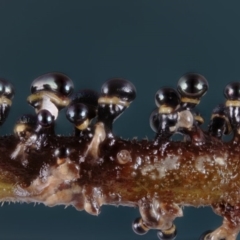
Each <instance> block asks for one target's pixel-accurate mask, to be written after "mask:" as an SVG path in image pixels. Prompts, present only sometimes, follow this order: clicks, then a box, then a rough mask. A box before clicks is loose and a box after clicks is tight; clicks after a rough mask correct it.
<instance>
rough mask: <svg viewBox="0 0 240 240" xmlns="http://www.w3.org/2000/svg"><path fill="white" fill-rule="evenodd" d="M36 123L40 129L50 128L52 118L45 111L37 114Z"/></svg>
mask: <svg viewBox="0 0 240 240" xmlns="http://www.w3.org/2000/svg"><path fill="white" fill-rule="evenodd" d="M37 122H38V123H39V124H40V125H41V126H42V127H50V126H51V125H52V124H53V123H54V116H53V115H52V114H51V113H50V112H49V111H48V110H46V109H43V110H41V111H40V112H39V113H38V114H37Z"/></svg>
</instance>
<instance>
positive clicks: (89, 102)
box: [0, 72, 240, 240]
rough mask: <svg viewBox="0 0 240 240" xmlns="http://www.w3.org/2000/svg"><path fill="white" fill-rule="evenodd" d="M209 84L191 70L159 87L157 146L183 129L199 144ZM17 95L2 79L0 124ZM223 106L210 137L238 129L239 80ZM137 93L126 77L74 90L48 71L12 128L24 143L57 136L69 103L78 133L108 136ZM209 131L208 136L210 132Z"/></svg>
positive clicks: (167, 235)
mask: <svg viewBox="0 0 240 240" xmlns="http://www.w3.org/2000/svg"><path fill="white" fill-rule="evenodd" d="M207 89H208V83H207V81H206V79H205V78H204V77H203V76H202V75H199V74H196V73H189V74H186V75H184V76H182V77H181V78H180V80H179V82H178V85H177V90H175V89H173V88H160V89H159V90H158V91H157V93H156V95H155V102H156V105H157V108H156V109H155V110H154V111H153V112H152V114H151V116H150V126H151V128H152V129H153V130H154V131H155V132H156V138H155V141H154V144H159V143H160V142H161V141H164V139H169V137H171V135H172V134H174V133H182V134H184V136H185V140H190V141H192V142H194V143H195V144H201V142H198V139H202V137H203V136H202V135H203V131H200V130H199V125H201V124H202V123H203V121H204V120H203V118H202V117H201V116H200V115H199V114H197V113H195V112H194V111H193V108H194V107H195V106H196V105H198V104H199V102H200V98H201V97H202V96H203V95H204V94H205V93H206V91H207ZM13 95H14V90H13V87H12V85H11V84H10V83H8V82H7V81H6V80H4V79H0V99H1V100H0V125H2V124H3V122H4V121H5V119H6V117H7V115H8V112H9V109H10V106H11V103H12V98H13ZM224 95H225V97H226V99H227V101H226V103H225V104H222V105H219V106H217V107H216V108H215V109H214V110H213V114H212V117H211V121H210V123H209V127H208V131H207V132H205V133H204V134H205V135H204V136H206V135H211V136H213V137H216V138H218V139H221V138H222V136H223V134H229V133H230V132H231V131H233V132H235V133H237V131H238V129H240V128H239V124H240V111H239V108H240V83H239V82H234V83H230V84H228V85H227V86H226V88H225V90H224ZM135 97H136V89H135V87H134V85H133V84H132V83H131V82H129V81H127V80H124V79H120V78H114V79H110V80H108V81H106V82H105V83H104V84H103V86H102V88H101V92H100V93H98V92H95V91H92V90H86V89H85V90H80V91H78V92H76V93H75V94H73V82H72V80H71V79H70V78H68V77H67V76H66V75H64V74H62V73H57V72H53V73H48V74H45V75H42V76H40V77H38V78H37V79H35V80H34V81H33V83H32V85H31V95H30V96H29V97H28V99H27V101H28V103H29V104H30V105H32V106H33V107H34V108H35V110H36V113H37V115H36V116H33V115H23V116H21V117H20V118H19V119H18V121H17V123H16V125H15V129H14V132H15V134H16V136H17V137H19V138H20V140H21V141H24V140H26V139H27V138H28V137H29V136H30V135H31V134H32V133H37V134H39V135H42V134H45V135H47V134H54V122H55V121H56V119H57V116H58V112H59V110H61V109H62V108H64V107H67V110H66V116H67V119H68V120H69V121H70V122H71V123H73V125H74V126H75V131H74V135H75V136H82V137H86V138H89V137H92V136H93V135H94V129H95V128H94V126H95V125H94V124H93V122H92V120H93V119H94V118H96V120H95V121H94V122H95V123H98V122H102V123H103V125H104V128H105V131H106V133H107V137H113V134H112V124H113V122H114V120H115V119H116V118H117V117H118V116H119V115H120V114H121V113H123V111H124V110H125V109H126V108H127V107H128V106H129V105H130V103H131V102H132V101H133V100H134V99H135ZM206 133H207V134H206ZM133 230H134V231H135V232H136V233H138V234H144V233H146V232H147V231H148V229H147V227H146V226H145V225H144V223H142V220H141V218H138V219H136V220H135V221H134V222H133ZM175 236H176V228H175V230H174V231H170V232H169V231H159V232H158V237H159V239H162V240H164V239H174V238H175Z"/></svg>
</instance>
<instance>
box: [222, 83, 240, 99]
mask: <svg viewBox="0 0 240 240" xmlns="http://www.w3.org/2000/svg"><path fill="white" fill-rule="evenodd" d="M224 96H225V98H226V99H228V100H240V82H232V83H229V84H228V85H227V86H226V87H225V89H224Z"/></svg>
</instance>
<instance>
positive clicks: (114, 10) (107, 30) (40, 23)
mask: <svg viewBox="0 0 240 240" xmlns="http://www.w3.org/2000/svg"><path fill="white" fill-rule="evenodd" d="M239 7H240V3H239V1H223V0H215V1H209V0H202V1H196V0H181V1H180V0H179V1H176V0H175V1H163V0H85V1H83V0H79V1H77V0H75V1H74V0H68V1H67V0H37V1H36V0H0V76H1V77H4V78H6V79H9V80H10V81H11V82H12V83H13V84H14V86H15V90H16V96H15V98H14V102H13V107H12V110H11V113H10V116H9V118H8V120H7V122H6V123H5V125H4V126H3V127H2V129H1V133H2V134H6V133H12V129H13V125H14V123H15V121H16V119H17V118H18V117H19V116H20V115H21V114H23V113H28V112H33V109H31V107H29V106H28V105H27V103H26V97H27V96H28V95H29V88H30V84H31V82H32V80H33V79H34V78H36V77H37V76H39V75H41V74H43V73H46V72H49V71H61V72H64V73H66V74H67V75H69V76H70V77H71V78H72V79H73V81H74V83H75V87H76V89H79V88H86V87H88V88H93V89H95V90H99V89H100V87H101V85H102V83H103V82H104V81H105V80H106V79H108V78H111V77H115V76H117V77H123V78H127V79H129V80H131V81H132V82H133V83H134V84H135V86H136V88H137V91H138V96H137V99H136V100H135V101H134V103H133V104H132V105H131V107H130V108H129V109H128V110H127V111H126V112H125V113H124V114H123V115H122V116H121V117H120V118H119V119H118V120H117V121H116V124H115V125H114V131H115V133H116V134H118V135H121V136H123V137H125V138H131V137H134V136H138V137H139V138H143V137H145V136H148V137H149V138H152V137H153V136H154V134H153V132H152V131H151V129H150V127H149V123H148V118H149V115H150V113H151V111H152V110H153V108H154V107H155V105H154V94H155V92H156V91H157V90H158V89H159V88H160V87H162V86H171V87H174V86H176V83H177V81H178V79H179V78H180V76H181V75H182V74H184V73H186V72H189V71H195V72H199V73H201V74H203V75H204V76H205V77H206V78H207V79H208V81H209V85H210V89H209V91H208V94H207V95H206V96H204V98H203V99H202V101H201V104H200V106H199V110H200V112H201V113H202V115H203V116H204V117H205V119H206V122H208V119H209V117H210V114H211V110H212V109H213V108H214V106H216V105H217V104H218V103H221V102H223V101H224V98H223V96H222V91H223V89H224V86H225V85H226V84H227V83H228V82H229V81H237V80H239V69H240V68H239V61H240V57H239V56H240V46H239V43H240V34H239V23H240V16H239ZM64 114H65V113H64V111H62V113H61V114H60V117H59V120H58V123H57V132H58V133H59V134H69V133H71V131H72V127H71V126H70V124H69V123H68V122H67V121H66V119H65V117H64ZM206 125H207V124H205V127H206ZM184 214H185V217H183V218H181V219H177V220H176V224H177V227H178V232H179V234H178V238H177V239H180V240H181V239H185V240H195V239H196V240H197V239H198V237H199V236H200V235H201V233H202V232H203V231H205V230H207V229H214V228H216V227H217V226H218V225H219V224H220V223H221V219H220V218H219V217H217V216H215V215H214V214H213V213H212V211H211V209H210V208H199V209H194V208H188V207H185V208H184ZM138 216H139V213H138V210H137V209H132V208H127V207H118V208H116V207H112V206H106V207H103V208H102V213H101V214H100V215H99V216H98V217H93V216H91V215H89V214H87V213H85V212H77V211H76V210H75V209H73V208H72V207H68V208H67V209H65V210H64V207H61V206H60V207H55V208H47V207H44V206H43V205H37V206H35V207H34V206H33V204H30V205H26V204H10V205H8V204H4V206H3V207H2V208H1V209H0V239H13V240H15V239H16V240H19V239H21V240H26V239H36V240H43V239H44V240H45V239H46V240H65V239H68V240H79V239H83V240H84V239H86V240H90V239H91V240H93V239H98V240H100V239H104V240H110V239H111V240H112V239H114V240H123V239H131V240H138V239H142V240H144V239H145V240H147V239H148V240H151V239H152V240H154V239H157V237H156V232H154V231H150V232H149V233H148V234H147V235H145V236H138V235H135V234H134V233H133V232H132V230H131V222H132V220H134V219H135V218H136V217H138ZM239 239H240V238H239Z"/></svg>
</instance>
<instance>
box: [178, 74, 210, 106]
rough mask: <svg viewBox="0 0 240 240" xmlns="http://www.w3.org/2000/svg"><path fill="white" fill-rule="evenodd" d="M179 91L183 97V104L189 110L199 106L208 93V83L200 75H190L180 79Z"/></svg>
mask: <svg viewBox="0 0 240 240" xmlns="http://www.w3.org/2000/svg"><path fill="white" fill-rule="evenodd" d="M177 90H178V92H179V94H180V95H181V101H182V103H183V104H185V105H186V107H187V108H188V107H189V108H193V107H195V106H196V105H197V104H199V102H200V98H201V97H202V96H203V95H204V94H205V93H206V92H207V90H208V82H207V80H206V78H205V77H204V76H202V75H200V74H198V73H188V74H185V75H183V76H182V77H181V78H180V79H179V81H178V85H177Z"/></svg>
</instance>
